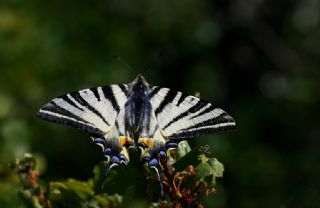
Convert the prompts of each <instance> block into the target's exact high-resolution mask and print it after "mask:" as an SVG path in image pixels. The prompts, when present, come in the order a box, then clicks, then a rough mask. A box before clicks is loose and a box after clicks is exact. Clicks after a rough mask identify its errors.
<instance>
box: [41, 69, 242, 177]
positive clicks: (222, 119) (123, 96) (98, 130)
mask: <svg viewBox="0 0 320 208" xmlns="http://www.w3.org/2000/svg"><path fill="white" fill-rule="evenodd" d="M38 116H39V117H40V118H42V119H44V120H47V121H51V122H55V123H59V124H63V125H67V126H72V127H75V128H78V129H81V130H83V131H85V132H87V133H89V134H90V135H91V138H92V140H93V142H94V143H95V144H97V145H99V146H100V147H101V148H102V151H103V155H104V156H105V158H106V161H107V166H106V174H107V173H108V172H109V170H110V169H111V168H112V167H113V166H117V165H120V164H125V165H127V164H128V163H129V160H130V158H129V153H128V149H129V148H138V149H140V152H141V156H140V160H141V161H142V162H143V163H144V164H146V165H147V166H149V167H150V168H154V169H155V170H156V172H157V174H158V177H159V178H160V182H161V183H162V177H161V170H162V167H161V163H160V160H161V159H164V160H165V159H166V157H167V150H168V149H172V148H177V146H178V142H180V141H182V140H184V139H188V138H192V137H196V136H201V135H208V134H217V133H221V132H225V131H228V130H233V129H235V128H236V123H235V120H234V119H233V118H232V117H231V116H230V115H229V114H227V113H226V112H225V111H223V110H222V109H220V108H217V107H215V106H214V105H212V104H211V103H209V102H207V101H204V100H202V99H199V98H198V97H195V96H192V95H186V94H184V93H181V92H178V91H174V90H171V89H169V88H163V87H158V86H152V85H150V84H149V83H148V82H147V81H146V80H145V78H144V77H143V76H142V75H138V76H137V77H136V78H135V80H134V81H133V82H131V83H129V84H115V85H109V86H103V87H93V88H88V89H83V90H80V91H75V92H71V93H67V94H65V95H62V96H59V97H57V98H54V99H53V100H51V101H50V102H48V103H46V104H45V105H43V106H42V107H41V108H40V110H39V112H38Z"/></svg>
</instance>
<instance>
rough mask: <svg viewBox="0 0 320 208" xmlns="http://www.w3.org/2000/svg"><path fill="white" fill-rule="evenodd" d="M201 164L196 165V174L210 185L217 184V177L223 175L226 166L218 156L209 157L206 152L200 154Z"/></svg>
mask: <svg viewBox="0 0 320 208" xmlns="http://www.w3.org/2000/svg"><path fill="white" fill-rule="evenodd" d="M198 159H199V161H201V162H200V164H199V165H198V166H196V175H197V177H198V178H199V179H200V180H201V181H204V182H206V183H207V184H208V185H209V186H214V185H215V184H216V178H217V177H222V176H223V171H224V167H223V164H222V163H221V162H219V161H218V160H217V159H216V158H208V157H207V156H205V155H204V154H201V155H199V156H198Z"/></svg>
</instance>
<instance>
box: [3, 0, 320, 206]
mask: <svg viewBox="0 0 320 208" xmlns="http://www.w3.org/2000/svg"><path fill="white" fill-rule="evenodd" d="M318 8H319V1H315V0H297V1H289V0H284V1H277V0H260V1H247V0H242V1H240V0H237V1H228V0H203V1H198V0H179V1H170V2H169V3H164V1H163V0H153V1H145V0H136V1H128V0H100V1H80V0H77V1H75V0H68V1H62V0H55V1H40V0H29V1H22V0H2V1H0V207H5V208H6V207H9V208H10V207H14V208H16V207H19V206H21V204H22V203H23V202H22V200H21V197H19V196H18V194H17V193H18V192H19V191H20V190H21V185H22V184H21V183H20V182H19V177H18V174H16V173H15V171H12V170H10V169H9V168H8V163H9V162H11V161H15V159H16V158H23V156H24V154H25V153H27V152H30V153H32V156H33V157H34V158H35V159H36V161H37V166H36V170H37V171H38V172H39V174H40V175H39V178H40V179H39V180H38V183H39V186H40V187H43V188H44V189H42V191H43V192H44V193H46V191H47V190H46V189H45V187H49V184H51V183H50V182H62V183H63V184H64V185H62V184H60V185H61V186H60V185H59V183H58V184H55V187H56V188H57V189H59V190H64V189H63V187H64V186H66V187H68V185H70V184H72V182H74V181H79V182H84V183H85V184H87V181H88V180H89V178H94V177H95V176H94V174H93V172H92V170H94V169H95V170H97V168H95V166H96V165H97V164H99V162H100V161H101V158H102V157H101V154H102V153H101V150H100V149H99V147H96V146H95V145H94V144H92V141H91V140H90V139H89V138H88V136H87V135H85V134H83V132H80V131H78V130H76V129H72V128H67V127H63V126H59V125H54V124H49V123H46V122H44V121H42V120H40V119H38V118H37V117H36V116H35V115H36V112H37V111H38V109H39V107H40V106H41V105H42V104H44V103H45V102H46V101H48V100H50V99H52V98H54V97H56V96H58V95H61V94H64V93H66V92H69V91H73V90H78V89H83V88H87V87H93V86H101V85H109V84H114V83H128V82H130V81H132V80H133V79H134V77H135V76H136V75H137V74H138V73H142V74H143V75H144V76H145V77H146V79H147V80H148V81H149V82H150V83H151V84H153V85H159V86H165V87H170V88H172V89H177V90H181V91H183V92H185V93H188V94H193V93H194V91H195V90H196V91H199V92H200V93H201V97H203V98H204V99H206V100H208V101H212V102H213V103H214V104H215V105H217V106H221V107H222V108H223V109H225V110H226V111H227V112H228V113H230V114H231V115H232V116H233V117H234V118H235V119H236V121H237V123H238V127H239V128H238V131H237V132H235V133H231V134H224V135H217V136H208V137H198V138H195V139H192V140H189V143H190V146H191V147H192V149H193V150H196V149H197V148H196V147H197V146H200V145H209V146H210V147H211V152H213V153H214V157H216V158H218V159H219V160H220V161H221V162H222V163H223V165H224V167H225V171H224V176H223V179H221V180H217V183H216V185H215V189H216V192H215V193H214V194H209V195H208V197H206V198H205V199H204V200H203V205H204V206H205V207H216V208H223V207H239V208H242V207H245V208H248V207H260V208H264V207H265V208H269V207H318V206H319V204H320V188H319V187H320V180H319V175H320V166H319V164H320V151H319V145H320V142H319V138H320V131H319V126H320V111H319V106H320V96H319V92H320V85H319V83H320V73H319V68H320V42H319V41H320V38H319V34H320V27H319V22H320V17H319V9H318ZM159 54H163V55H161V56H159ZM115 55H117V56H119V57H120V58H121V59H122V60H124V61H125V62H127V63H128V64H129V65H130V66H132V68H128V67H124V66H123V64H119V63H118V61H116V60H115V59H114V58H113V57H114V56H115ZM195 158H197V157H195ZM181 161H182V160H181ZM132 165H134V164H132ZM188 165H190V164H188V163H186V164H184V165H183V166H184V167H181V168H182V169H179V172H183V171H186V170H185V169H186V167H187V166H188ZM133 167H135V166H133ZM137 167H139V166H137ZM193 168H196V167H195V166H193ZM126 170H127V169H126ZM189 170H190V169H189ZM142 173H143V172H142V171H141V172H140V171H139V174H131V175H133V176H132V177H136V176H139V177H141V178H142V177H143V178H144V180H145V178H146V177H145V175H143V174H142ZM68 178H72V180H71V182H68V183H67V182H66V181H68ZM124 180H125V183H126V184H128V186H130V185H129V183H130V181H132V180H129V179H124ZM171 181H172V180H171ZM66 184H67V185H66ZM81 184H82V183H81ZM82 185H83V184H82ZM82 185H80V184H78V185H75V186H76V187H78V186H82ZM70 186H71V185H70ZM72 186H73V185H72ZM83 186H86V185H83ZM143 188H144V187H143V186H141V190H140V189H139V190H138V191H136V192H139V193H145V190H144V189H143ZM85 189H86V188H85ZM87 190H89V191H88V192H86V191H84V193H83V194H80V196H77V197H80V198H81V197H84V196H91V193H92V192H91V191H90V190H91V188H88V189H87ZM128 191H130V190H128ZM132 192H134V191H132ZM129 195H130V194H129V193H128V196H129ZM141 198H143V197H142V196H141ZM141 198H140V199H141ZM169 198H170V197H169ZM99 200H100V199H99ZM101 200H102V199H101ZM114 200H115V201H117V200H118V199H114ZM128 201H130V200H128ZM123 202H125V199H123ZM39 203H40V201H39ZM128 203H129V202H128ZM146 204H148V203H146V201H144V200H141V201H138V202H137V204H133V202H132V204H131V205H132V206H131V207H143V206H145V205H146Z"/></svg>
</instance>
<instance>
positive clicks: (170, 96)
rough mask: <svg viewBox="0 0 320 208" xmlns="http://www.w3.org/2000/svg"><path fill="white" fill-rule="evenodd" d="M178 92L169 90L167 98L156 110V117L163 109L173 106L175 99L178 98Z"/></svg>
mask: <svg viewBox="0 0 320 208" xmlns="http://www.w3.org/2000/svg"><path fill="white" fill-rule="evenodd" d="M177 94H178V92H176V91H172V90H169V91H168V92H167V94H166V96H165V97H164V98H163V100H162V101H161V103H160V105H159V106H158V108H157V109H156V110H155V114H156V116H157V115H158V114H159V113H161V112H162V111H163V109H164V108H165V107H166V106H167V105H168V104H171V103H172V101H173V100H174V98H175V97H176V96H177Z"/></svg>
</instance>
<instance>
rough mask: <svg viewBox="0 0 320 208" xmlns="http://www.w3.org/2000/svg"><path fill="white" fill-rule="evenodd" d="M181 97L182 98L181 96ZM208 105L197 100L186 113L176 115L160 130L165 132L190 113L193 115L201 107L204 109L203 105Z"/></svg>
mask: <svg viewBox="0 0 320 208" xmlns="http://www.w3.org/2000/svg"><path fill="white" fill-rule="evenodd" d="M181 97H182V96H181ZM207 104H208V103H205V102H202V101H201V100H199V101H198V102H197V104H195V105H194V106H192V107H191V108H189V109H187V110H186V111H184V112H183V113H181V114H179V115H177V116H176V117H174V118H173V119H172V120H171V121H170V122H169V123H167V124H166V125H165V126H164V127H163V128H162V129H163V130H166V129H167V128H168V127H170V126H171V125H172V124H173V123H175V122H177V121H179V120H181V119H183V118H185V117H187V116H188V115H189V114H190V113H194V112H196V111H198V110H199V109H201V108H202V107H204V106H205V105H207Z"/></svg>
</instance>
